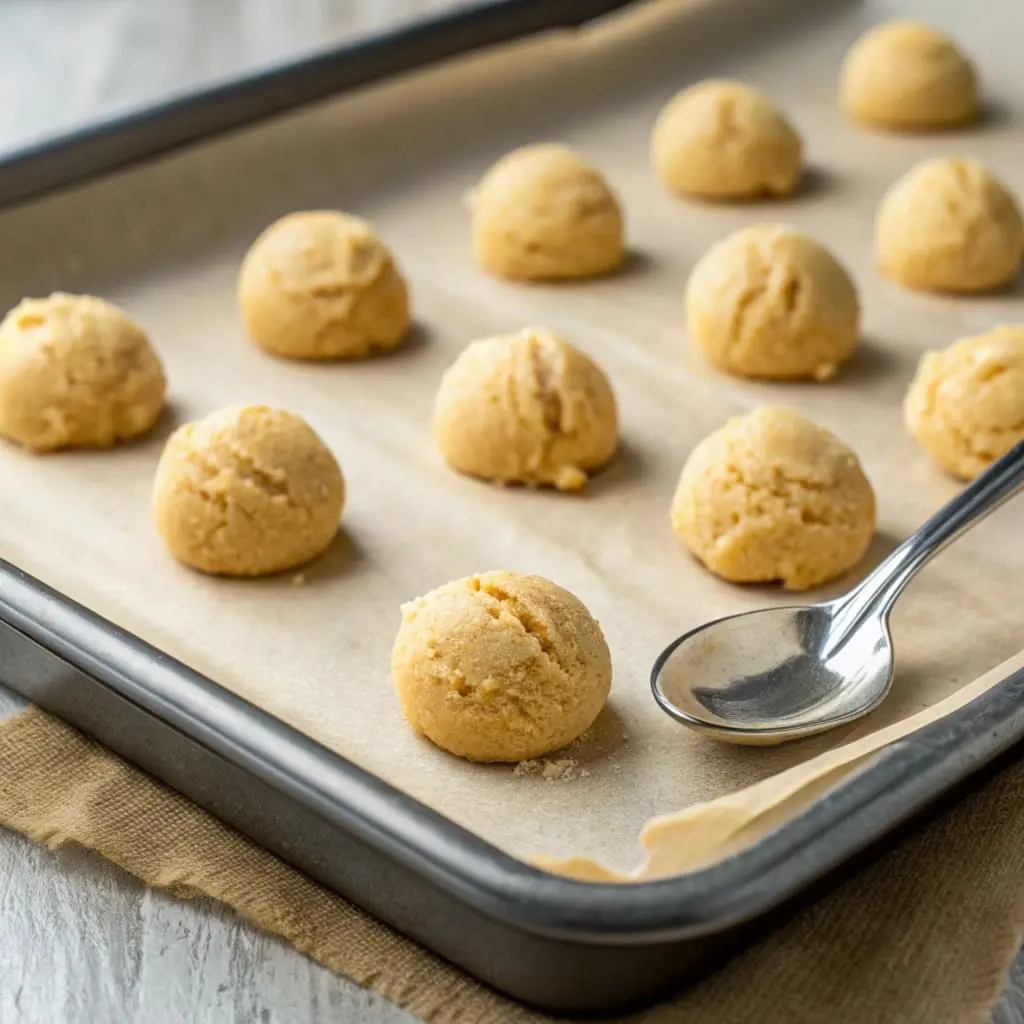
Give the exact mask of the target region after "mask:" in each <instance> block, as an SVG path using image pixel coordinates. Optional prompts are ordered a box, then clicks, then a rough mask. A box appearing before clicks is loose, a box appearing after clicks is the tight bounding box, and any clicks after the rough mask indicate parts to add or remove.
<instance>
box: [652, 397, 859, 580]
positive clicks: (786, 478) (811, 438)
mask: <svg viewBox="0 0 1024 1024" xmlns="http://www.w3.org/2000/svg"><path fill="white" fill-rule="evenodd" d="M672 527H673V529H674V530H675V532H676V533H677V534H678V535H679V537H680V539H681V540H682V541H683V543H684V544H685V545H686V547H687V548H689V550H690V551H691V552H692V553H693V554H694V555H696V556H697V558H699V559H700V560H701V561H702V562H703V563H704V564H705V565H706V566H707V567H708V568H709V569H710V570H711V571H712V572H713V573H715V574H717V575H718V576H721V577H722V578H723V579H727V580H732V581H734V582H737V583H764V582H770V581H775V580H779V581H781V582H782V584H783V585H784V586H785V587H786V588H788V589H791V590H803V589H805V588H807V587H813V586H816V585H818V584H819V583H825V582H826V581H828V580H831V579H834V578H835V577H837V576H840V575H842V573H844V572H846V570H847V569H849V568H851V567H852V566H854V565H856V564H857V562H859V561H860V559H861V558H862V556H863V555H864V552H865V551H866V550H867V547H868V544H869V542H870V541H871V536H872V534H873V533H874V530H875V496H874V492H873V491H872V489H871V484H870V483H868V480H867V477H865V475H864V471H863V470H862V469H861V466H860V462H858V460H857V456H856V455H855V454H854V453H853V452H852V451H851V450H850V449H849V448H848V447H847V446H846V445H845V444H843V442H842V441H840V440H839V438H837V437H836V436H835V435H833V434H831V433H829V431H827V430H825V428H824V427H819V426H818V425H817V424H815V423H812V422H811V421H810V420H807V419H805V418H804V417H803V416H801V415H799V414H798V413H795V412H791V411H790V410H788V409H771V408H765V409H755V410H754V411H753V412H752V413H749V414H748V415H746V416H738V417H736V418H735V419H732V420H729V422H728V423H726V425H725V426H724V427H722V428H721V429H719V430H716V431H715V432H714V433H713V434H710V435H709V436H708V437H706V438H705V439H704V440H703V441H701V443H700V444H699V445H697V447H696V448H694V450H693V451H692V453H691V454H690V457H689V459H688V460H687V462H686V465H685V466H684V467H683V472H682V475H681V476H680V478H679V486H678V488H677V489H676V493H675V497H674V498H673V499H672Z"/></svg>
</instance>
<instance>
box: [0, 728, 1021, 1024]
mask: <svg viewBox="0 0 1024 1024" xmlns="http://www.w3.org/2000/svg"><path fill="white" fill-rule="evenodd" d="M0 823H2V824H3V825H6V826H7V827H9V828H12V829H16V830H17V831H19V832H22V833H24V834H25V835H27V836H28V837H30V838H31V839H33V840H35V841H37V842H41V843H45V844H47V845H48V846H50V847H56V846H59V845H61V844H62V843H66V842H76V843H79V844H81V845H83V846H86V847H89V848H91V849H94V850H96V851H97V852H98V853H100V854H102V855H103V856H105V857H107V858H108V859H110V860H111V861H113V862H114V863H116V864H118V865H120V866H121V867H122V868H124V869H125V870H126V871H129V872H131V873H132V874H133V875H136V876H137V877H138V878H140V879H142V880H143V881H145V882H148V883H150V884H153V885H157V886H160V887H162V888H166V889H169V890H171V891H173V892H175V893H177V894H178V895H181V896H193V895H197V894H207V895H209V896H212V897H213V898H214V899H217V900H220V901H221V902H223V903H226V904H227V905H229V906H231V907H233V908H234V909H235V910H236V911H237V912H238V913H239V914H240V915H241V916H242V917H243V918H245V919H246V920H248V921H251V922H252V923H253V924H256V925H258V926H259V927H261V928H263V929H265V930H267V931H270V932H273V933H276V934H278V935H280V936H281V937H282V938H283V939H285V940H286V941H288V942H290V943H292V944H293V945H294V946H295V947H296V948H298V949H299V950H301V951H302V952H304V953H306V954H308V955H309V956H311V957H312V958H313V959H315V960H317V961H318V962H320V963H322V964H324V965H325V966H327V967H329V968H331V969H332V970H334V971H338V972H340V973H342V974H345V975H347V976H349V977H351V978H352V979H354V980H355V981H357V982H359V983H360V984H363V985H366V986H367V987H369V988H372V989H373V990H375V991H376V992H379V993H380V994H382V995H384V996H386V997H387V998H389V999H392V1000H394V1001H395V1002H396V1003H399V1004H400V1005H402V1006H405V1007H406V1008H408V1009H409V1010H410V1011H411V1012H413V1013H415V1014H417V1015H419V1016H420V1017H422V1018H423V1019H424V1020H425V1021H430V1022H438V1024H442V1022H452V1024H454V1022H459V1024H484V1022H488V1024H489V1022H495V1021H501V1022H508V1024H536V1022H542V1021H544V1020H547V1019H548V1018H546V1017H545V1016H544V1015H542V1014H538V1013H535V1012H533V1011H530V1010H527V1009H524V1008H522V1007H519V1006H517V1005H515V1004H513V1003H511V1002H509V1001H508V1000H506V999H503V998H502V997H501V996H499V995H497V994H496V993H494V992H492V991H491V990H489V989H487V988H485V987H483V986H481V985H479V984H477V983H476V982H474V981H473V980H472V979H470V978H468V977H467V976H465V975H463V974H462V973H461V972H459V971H458V970H456V969H455V968H453V967H451V966H449V965H447V964H446V963H444V962H442V961H441V960H439V959H437V958H436V957H434V956H432V955H431V954H430V953H427V952H426V951H424V950H421V949H420V948H418V947H417V946H416V945H414V944H413V943H412V942H410V941H408V940H407V939H404V938H402V937H401V936H400V935H397V934H396V933H394V932H393V931H391V930H390V929H388V928H387V927H385V926H384V925H381V924H379V923H377V922H375V921H374V920H373V919H372V918H370V917H369V916H368V915H366V914H364V913H363V912H362V911H360V910H358V909H356V908H355V907H353V906H352V905H351V904H349V903H347V902H346V901H345V900H343V899H341V898H339V897H338V896H335V895H333V894H331V893H329V892H328V891H326V890H325V889H323V888H321V887H320V886H318V885H317V884H316V883H314V882H312V881H311V880H310V879H308V878H307V877H306V876H304V875H302V874H300V873H298V872H297V871H294V870H292V869H291V868H289V867H287V866H286V865H284V864H283V863H281V861H279V860H277V858H275V857H274V856H273V855H271V854H269V853H267V852H266V851H264V850H262V849H261V848H259V847H257V846H256V845H254V844H253V843H251V842H249V841H248V840H247V839H245V838H243V837H242V836H241V835H239V834H238V833H237V832H235V831H233V830H232V829H230V828H228V827H227V826H225V825H223V824H221V823H220V822H218V821H217V820H215V819H214V818H212V817H210V816H209V815H208V814H206V813H205V812H204V811H202V810H200V809H199V808H198V807H196V806H195V805H194V804H192V803H190V802H189V801H188V800H186V799H184V798H183V797H181V796H179V795H177V794H176V793H174V792H172V791H171V790H169V789H167V788H166V787H165V786H163V785H162V784H161V783H159V782H156V781H155V780H153V779H151V778H150V777H149V776H146V775H144V774H143V773H142V772H140V771H139V770H138V769H136V768H133V767H131V766H129V765H128V764H126V763H125V762H123V761H121V760H120V759H118V758H117V757H115V756H114V755H112V754H110V753H109V752H108V751H106V750H105V749H104V748H102V747H100V746H99V745H97V744H95V743H93V742H92V741H90V740H88V739H86V738H85V737H83V736H82V735H81V734H80V733H78V732H76V731H75V730H74V729H72V728H70V727H69V726H67V725H64V724H63V723H61V722H60V721H58V720H57V719H54V718H51V717H50V716H48V715H46V714H44V713H43V712H41V711H38V710H36V709H30V710H29V711H26V712H25V713H23V714H22V715H19V716H17V717H15V718H13V719H11V720H9V721H8V722H6V723H5V724H3V725H2V726H0ZM1022 839H1024V764H1018V765H1014V766H1013V767H1012V768H1010V769H1007V770H1006V771H1004V772H1003V773H1002V774H1001V775H1000V776H999V777H998V778H997V779H995V780H994V781H992V782H990V783H989V784H988V785H987V786H986V787H985V788H984V789H982V790H980V791H979V792H975V793H973V794H971V795H970V796H968V797H966V798H965V799H964V800H963V801H962V802H961V803H960V804H959V805H958V806H956V807H955V808H954V809H952V810H950V811H949V812H947V813H945V814H944V815H943V816H941V817H940V818H938V819H937V820H935V821H933V822H932V823H931V824H930V825H928V826H927V827H926V828H925V829H923V830H922V831H921V832H919V833H917V834H915V835H913V836H912V837H911V838H909V839H907V840H906V841H904V842H903V843H902V845H901V846H899V847H898V848H896V849H894V850H893V851H891V852H890V853H888V854H887V855H885V856H884V857H883V858H882V859H881V860H879V861H878V862H877V863H876V864H874V865H873V866H872V867H870V868H869V869H868V870H866V871H865V872H863V873H862V874H860V875H858V876H857V877H855V878H854V879H852V880H851V881H849V882H848V883H846V884H845V885H844V886H843V887H841V888H840V889H838V890H836V891H835V892H834V893H832V894H831V895H829V896H827V897H826V898H824V899H823V900H821V901H820V902H819V903H817V904H816V905H815V906H813V907H811V908H810V909H809V910H807V911H805V912H803V913H801V914H800V915H798V916H797V917H796V918H794V919H793V920H792V921H791V922H790V923H789V924H787V925H785V926H784V927H783V928H782V929H781V930H779V931H777V932H776V933H774V934H773V935H772V936H771V937H770V938H768V939H767V940H766V941H763V942H761V943H760V944H759V945H757V946H755V947H753V948H752V949H750V950H749V951H747V952H746V953H743V954H741V955H740V956H739V957H738V958H736V959H735V960H733V961H732V962H731V963H730V964H729V965H728V966H726V967H725V968H724V969H723V970H721V971H719V972H718V973H717V974H715V975H713V976H712V977H711V978H710V979H708V980H707V981H705V982H703V983H702V984H699V985H697V986H696V987H694V988H692V989H690V990H689V991H687V992H685V993H683V994H682V995H680V996H678V997H676V998H675V999H673V1000H671V1001H669V1002H666V1003H664V1004H662V1005H661V1006H658V1007H655V1008H653V1009H651V1010H649V1011H647V1012H646V1013H643V1014H639V1015H637V1016H636V1017H634V1018H632V1019H633V1020H634V1021H636V1022H640V1021H643V1022H644V1024H663V1022H664V1024H668V1022H675V1021H683V1020H685V1021H686V1022H687V1024H703V1022H707V1024H734V1022H735V1024H743V1022H748V1021H749V1022H750V1024H755V1022H763V1021H769V1020H770V1021H772V1022H773V1024H786V1022H794V1024H795V1022H799V1024H815V1022H819V1021H820V1022H822V1024H835V1022H839V1021H841V1022H843V1024H858V1022H861V1021H863V1022H864V1024H877V1022H879V1021H885V1022H887V1024H898V1022H917V1021H921V1022H928V1024H943V1022H951V1024H961V1022H973V1021H982V1020H985V1019H986V1013H987V1009H988V1007H989V1006H990V1004H991V1003H992V1001H993V1000H994V999H995V998H996V996H997V995H998V993H999V991H1000V988H1001V985H1002V982H1003V976H1004V973H1005V970H1006V967H1007V965H1008V964H1009V962H1010V959H1011V957H1012V956H1013V953H1014V951H1015V950H1016V948H1017V943H1018V939H1019V935H1020V931H1021V924H1022V921H1024V884H1022V882H1021V879H1022V878H1024V841H1022Z"/></svg>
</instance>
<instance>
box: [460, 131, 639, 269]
mask: <svg viewBox="0 0 1024 1024" xmlns="http://www.w3.org/2000/svg"><path fill="white" fill-rule="evenodd" d="M468 205H469V207H470V210H471V211H472V214H473V251H474V254H475V256H476V260H477V262H478V263H479V264H480V266H482V267H483V268H484V269H485V270H487V271H489V272H490V273H492V274H496V275H497V276H498V277H508V278H513V279H519V280H525V281H544V280H556V279H559V278H571V277H591V276H592V275H594V274H603V273H605V272H607V271H609V270H613V269H614V268H615V267H617V266H618V265H619V264H620V263H621V262H622V255H623V241H622V235H623V224H622V211H621V210H620V209H619V203H618V200H617V199H616V198H615V196H614V194H613V193H612V191H611V189H610V188H609V187H608V183H607V182H606V181H605V180H604V178H603V177H601V175H600V174H599V173H598V172H597V171H596V170H595V169H594V168H593V167H591V166H590V164H588V163H587V162H586V161H585V160H583V158H582V157H580V156H579V155H578V154H577V153H574V152H573V151H572V150H571V149H569V147H568V146H562V145H558V144H557V143H541V144H538V145H533V146H524V147H523V148H522V149H517V150H514V151H513V152H511V153H509V154H508V155H507V156H503V157H502V158H501V159H500V160H499V161H498V162H497V163H496V164H494V166H493V167H491V168H490V170H489V171H488V172H487V173H486V174H485V175H484V176H483V179H482V180H481V181H480V183H479V185H477V187H476V188H475V189H474V190H473V191H472V192H471V193H470V195H469V196H468Z"/></svg>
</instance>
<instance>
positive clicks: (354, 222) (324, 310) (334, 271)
mask: <svg viewBox="0 0 1024 1024" xmlns="http://www.w3.org/2000/svg"><path fill="white" fill-rule="evenodd" d="M238 304H239V307H240V309H241V312H242V319H243V320H244V321H245V326H246V328H247V330H248V331H249V334H250V336H251V337H252V340H253V341H254V342H255V343H256V344H257V345H258V346H259V347H260V348H262V349H264V350H265V351H267V352H273V353H274V354H275V355H280V356H288V357H290V358H292V359H345V358H355V357H358V356H366V355H369V354H370V353H372V352H375V351H383V350H387V349H392V348H394V347H395V346H396V345H398V344H399V342H401V341H402V339H403V338H404V337H405V335H406V332H407V331H408V329H409V295H408V291H407V289H406V285H405V280H404V279H403V277H402V275H401V274H400V273H399V271H398V268H397V267H396V266H395V262H394V259H393V258H392V256H391V252H390V251H389V250H388V248H387V247H386V246H385V245H384V244H383V243H382V242H381V241H380V239H379V238H378V237H377V236H376V234H374V231H373V228H372V227H371V226H370V225H369V224H367V223H366V221H364V220H360V219H359V218H358V217H352V216H350V215H349V214H347V213H338V212H336V211H333V210H316V211H313V212H311V213H291V214H288V216H286V217H282V218H281V219H280V220H277V221H275V222H274V223H273V224H271V225H270V227H269V228H267V229H266V231H264V232H263V234H261V235H260V236H259V238H257V239H256V241H255V242H253V244H252V246H251V247H250V249H249V251H248V252H247V253H246V255H245V260H244V261H243V263H242V269H241V272H240V274H239V276H238Z"/></svg>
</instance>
